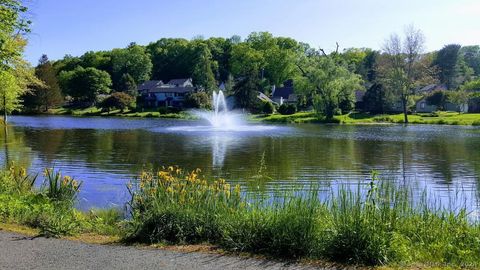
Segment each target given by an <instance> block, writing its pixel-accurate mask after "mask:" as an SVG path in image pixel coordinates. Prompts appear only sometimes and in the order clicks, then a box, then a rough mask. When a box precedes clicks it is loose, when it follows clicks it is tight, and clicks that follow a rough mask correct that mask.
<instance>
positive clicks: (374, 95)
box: [363, 83, 394, 114]
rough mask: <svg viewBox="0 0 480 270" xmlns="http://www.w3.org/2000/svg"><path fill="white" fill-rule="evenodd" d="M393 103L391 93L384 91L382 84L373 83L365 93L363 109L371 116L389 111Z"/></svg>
mask: <svg viewBox="0 0 480 270" xmlns="http://www.w3.org/2000/svg"><path fill="white" fill-rule="evenodd" d="M393 102H394V98H393V95H392V92H391V91H388V90H387V89H385V88H384V87H383V86H382V84H379V83H374V84H372V86H371V87H370V88H368V90H367V91H366V92H365V96H364V97H363V103H364V108H363V109H364V110H365V111H367V112H370V113H372V114H383V113H385V112H387V111H388V110H389V108H390V107H391V106H392V104H393Z"/></svg>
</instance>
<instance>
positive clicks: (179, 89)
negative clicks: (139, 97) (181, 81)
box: [149, 87, 195, 93]
mask: <svg viewBox="0 0 480 270" xmlns="http://www.w3.org/2000/svg"><path fill="white" fill-rule="evenodd" d="M194 90H195V87H156V88H153V89H150V91H149V92H150V93H190V92H193V91H194Z"/></svg>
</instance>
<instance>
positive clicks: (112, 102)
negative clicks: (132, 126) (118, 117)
mask: <svg viewBox="0 0 480 270" xmlns="http://www.w3.org/2000/svg"><path fill="white" fill-rule="evenodd" d="M134 101H135V98H134V97H132V96H130V95H128V94H126V93H123V92H115V93H113V94H112V95H110V96H109V97H107V98H106V99H104V100H103V102H102V103H100V107H101V108H102V109H105V110H106V111H110V109H112V108H115V109H118V110H120V111H121V112H123V111H124V110H125V109H126V108H128V107H132V108H133V107H135V106H134V105H133V103H134Z"/></svg>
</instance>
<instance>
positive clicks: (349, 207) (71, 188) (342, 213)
mask: <svg viewBox="0 0 480 270" xmlns="http://www.w3.org/2000/svg"><path fill="white" fill-rule="evenodd" d="M32 181H34V178H32V177H29V176H26V175H25V173H24V171H23V170H22V169H16V168H14V167H12V168H11V169H10V170H8V171H6V172H3V174H2V175H1V178H0V218H1V221H2V222H3V223H4V224H5V223H15V224H24V225H27V226H29V227H34V228H36V230H38V232H39V233H41V234H43V235H51V236H62V235H78V234H82V233H83V234H85V233H94V234H98V235H117V236H120V237H121V238H122V239H123V241H125V242H127V243H145V244H161V245H164V244H167V245H176V244H182V245H183V244H205V245H213V246H215V247H217V248H221V249H223V250H226V251H232V252H247V253H250V254H261V255H266V256H271V257H275V258H290V259H295V260H298V259H301V260H307V261H309V260H314V261H315V260H318V261H327V262H334V263H343V264H348V265H373V266H381V265H384V266H385V265H386V266H389V267H402V268H403V267H412V266H414V267H415V268H416V269H418V268H430V267H440V268H442V269H443V268H445V269H446V267H451V268H457V267H464V268H478V267H479V266H480V257H479V256H478V254H480V226H479V224H477V223H474V222H472V221H471V220H469V219H468V217H467V213H466V211H464V210H461V209H460V210H458V211H455V212H452V211H450V210H447V209H441V208H432V207H430V206H428V205H427V204H426V203H425V202H426V201H427V198H424V200H420V203H417V204H413V203H412V198H411V196H410V194H411V190H410V189H408V188H399V187H397V186H395V185H392V184H389V183H386V182H382V181H379V180H377V177H376V175H375V174H374V175H373V180H372V182H371V183H370V185H369V186H367V187H366V188H365V187H360V186H359V187H358V189H355V188H353V189H352V188H347V187H345V188H340V189H339V190H338V191H333V190H332V192H331V194H330V196H328V198H323V199H320V198H319V196H318V193H317V190H316V189H314V188H312V189H310V190H307V191H302V192H290V193H281V194H280V193H279V194H276V195H274V196H273V197H268V198H265V197H262V196H260V195H245V194H244V193H243V192H242V190H241V188H240V186H235V187H232V186H230V185H229V184H228V183H227V182H226V181H224V180H221V179H217V180H210V179H206V178H205V177H203V176H201V172H200V170H194V171H190V172H187V171H184V170H182V169H180V168H177V167H169V168H166V169H163V170H160V171H155V172H154V171H146V172H143V173H142V174H141V175H140V176H139V179H138V180H135V181H132V182H131V184H129V186H128V189H129V191H130V193H131V201H130V203H129V204H128V208H129V212H130V213H129V214H130V218H129V219H126V220H125V219H123V217H121V215H119V212H118V211H115V210H102V211H90V212H86V213H85V212H80V211H78V210H75V209H74V207H73V206H74V205H73V204H72V202H73V201H74V198H75V196H76V194H77V192H78V188H80V186H79V184H78V183H77V182H74V180H73V179H71V178H69V177H61V176H59V175H57V174H56V173H54V172H53V171H47V172H46V176H45V184H44V185H43V187H42V188H34V187H33V185H32V184H31V183H32ZM361 189H362V190H363V191H365V192H363V191H361ZM427 266H428V267H427Z"/></svg>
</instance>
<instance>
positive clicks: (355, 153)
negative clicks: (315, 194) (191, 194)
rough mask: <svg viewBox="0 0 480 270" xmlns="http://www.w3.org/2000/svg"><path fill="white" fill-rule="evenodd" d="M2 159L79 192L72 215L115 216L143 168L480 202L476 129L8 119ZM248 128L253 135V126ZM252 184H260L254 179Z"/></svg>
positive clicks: (268, 184) (263, 188)
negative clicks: (73, 184)
mask: <svg viewBox="0 0 480 270" xmlns="http://www.w3.org/2000/svg"><path fill="white" fill-rule="evenodd" d="M10 121H11V126H10V127H9V128H8V136H5V133H4V132H2V134H1V136H2V138H1V144H2V145H3V146H2V148H1V150H0V158H1V159H2V161H3V163H5V161H7V160H8V161H15V162H17V163H18V164H22V165H24V166H26V167H28V168H29V171H31V172H41V171H43V169H44V168H46V167H54V168H55V169H59V170H61V171H62V172H63V173H64V174H66V175H70V176H72V177H75V178H77V179H79V180H81V181H82V182H83V186H82V191H81V194H80V196H79V197H80V201H79V207H80V208H82V209H86V208H90V207H109V206H119V207H121V206H123V205H124V204H125V202H126V201H127V200H128V198H129V196H128V193H127V191H126V187H125V186H126V183H127V182H128V181H129V180H131V179H133V178H134V177H135V176H136V175H138V173H139V172H140V171H141V170H142V168H144V167H158V166H162V165H165V166H168V165H178V166H180V167H182V168H185V169H189V170H192V169H195V168H201V169H202V171H203V172H204V173H205V174H206V175H207V176H214V177H222V178H225V179H227V180H228V181H230V182H231V183H235V184H236V183H239V184H241V185H242V186H244V190H246V191H247V192H270V191H273V190H285V189H286V190H288V189H292V188H298V187H308V186H312V185H314V186H318V187H320V188H323V189H325V190H329V189H330V188H331V187H335V186H338V185H339V184H342V185H345V184H347V185H348V184H353V185H358V183H359V182H364V181H368V179H369V178H370V175H371V172H372V170H377V171H379V173H380V175H381V176H382V177H384V178H385V179H392V180H396V181H403V182H408V184H409V185H413V186H414V187H415V188H418V190H424V189H428V190H429V191H431V192H432V193H433V195H434V197H435V198H439V199H440V200H442V198H449V199H450V198H451V197H452V195H453V196H457V195H458V194H459V193H461V194H463V195H462V198H464V199H465V200H467V203H468V204H470V205H477V203H478V202H477V199H476V197H477V194H480V192H479V191H480V189H479V185H478V183H479V178H480V151H479V149H480V129H479V128H475V127H464V126H440V125H436V126H434V125H410V126H403V125H370V126H349V125H313V124H312V125H307V124H305V125H265V124H263V125H262V126H256V125H258V124H249V125H247V126H245V127H246V128H244V129H240V130H234V131H229V130H222V131H212V130H211V129H202V128H199V126H203V125H206V123H204V122H201V121H183V120H163V119H125V118H95V117H92V118H76V117H65V116H35V117H29V116H14V117H11V119H10ZM252 125H253V126H252ZM259 171H260V174H261V175H263V176H265V177H262V178H258V177H255V176H256V175H259Z"/></svg>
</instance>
